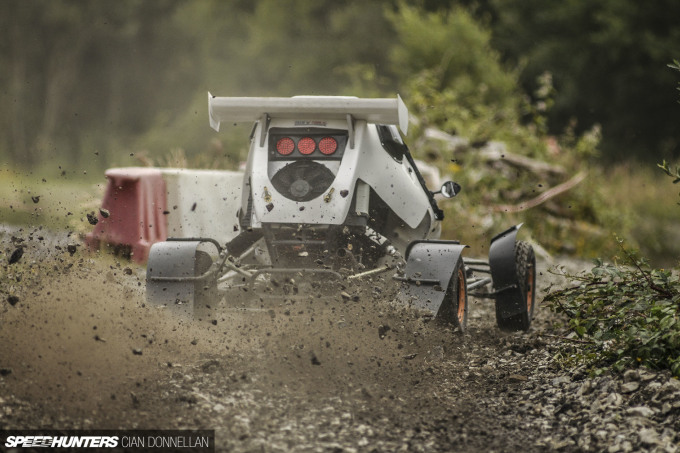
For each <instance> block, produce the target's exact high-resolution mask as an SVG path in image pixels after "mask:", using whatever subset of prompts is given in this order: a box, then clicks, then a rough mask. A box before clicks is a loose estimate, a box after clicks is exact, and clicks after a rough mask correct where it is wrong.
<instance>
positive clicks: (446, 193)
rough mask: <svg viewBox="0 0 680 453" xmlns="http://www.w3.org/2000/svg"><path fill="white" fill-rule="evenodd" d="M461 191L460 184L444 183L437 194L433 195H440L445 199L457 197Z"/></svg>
mask: <svg viewBox="0 0 680 453" xmlns="http://www.w3.org/2000/svg"><path fill="white" fill-rule="evenodd" d="M461 189H462V188H461V187H460V184H458V183H457V182H453V181H446V182H445V183H444V184H443V185H442V188H441V189H440V190H439V192H435V193H440V194H442V196H443V197H445V198H453V197H455V196H456V195H458V193H459V192H460V191H461Z"/></svg>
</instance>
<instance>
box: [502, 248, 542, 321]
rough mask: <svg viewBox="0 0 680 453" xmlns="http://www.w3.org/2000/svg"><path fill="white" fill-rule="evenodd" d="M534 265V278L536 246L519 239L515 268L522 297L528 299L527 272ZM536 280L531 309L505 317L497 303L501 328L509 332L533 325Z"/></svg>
mask: <svg viewBox="0 0 680 453" xmlns="http://www.w3.org/2000/svg"><path fill="white" fill-rule="evenodd" d="M530 266H531V267H534V278H535V276H536V274H535V267H536V256H535V254H534V248H533V247H532V246H531V244H529V243H528V242H525V241H517V244H516V246H515V269H516V272H517V281H518V282H519V285H520V290H521V293H522V299H526V292H527V281H526V280H527V272H528V268H529V267H530ZM535 297H536V294H535V282H534V300H533V303H532V304H531V311H528V310H527V311H524V312H522V313H519V314H517V315H513V316H509V317H506V318H503V317H501V316H500V313H501V312H500V310H499V304H498V303H496V323H497V324H498V327H499V328H500V329H501V330H504V331H508V332H516V331H520V330H523V331H527V330H529V327H531V320H532V318H533V316H534V308H535V307H536V300H535Z"/></svg>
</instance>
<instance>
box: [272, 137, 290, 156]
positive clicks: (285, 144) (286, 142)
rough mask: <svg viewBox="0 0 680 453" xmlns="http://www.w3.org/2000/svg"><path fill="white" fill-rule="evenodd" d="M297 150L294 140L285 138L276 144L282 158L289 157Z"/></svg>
mask: <svg viewBox="0 0 680 453" xmlns="http://www.w3.org/2000/svg"><path fill="white" fill-rule="evenodd" d="M294 149H295V142H294V141H293V139H292V138H288V137H283V138H280V139H279V141H278V142H276V151H277V152H278V153H279V154H281V155H282V156H287V155H289V154H290V153H292V152H293V150H294Z"/></svg>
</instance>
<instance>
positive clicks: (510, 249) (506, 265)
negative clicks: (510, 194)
mask: <svg viewBox="0 0 680 453" xmlns="http://www.w3.org/2000/svg"><path fill="white" fill-rule="evenodd" d="M521 226H522V224H519V225H515V226H513V227H512V228H509V229H507V230H505V231H504V232H502V233H501V234H499V235H497V236H495V237H494V238H493V239H491V247H489V266H490V267H491V278H492V279H493V288H494V293H495V294H496V315H497V317H498V318H501V319H507V318H511V317H513V316H516V315H519V314H522V313H524V312H526V311H527V304H526V300H525V298H524V295H523V294H522V289H521V287H520V282H519V280H518V278H517V275H518V273H517V268H516V267H517V266H516V264H515V247H516V238H517V231H518V230H519V229H520V227H521Z"/></svg>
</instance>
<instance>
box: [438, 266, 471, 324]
mask: <svg viewBox="0 0 680 453" xmlns="http://www.w3.org/2000/svg"><path fill="white" fill-rule="evenodd" d="M439 316H440V317H441V318H442V319H443V320H444V321H446V322H450V323H451V324H453V325H455V326H456V327H457V328H458V331H459V332H460V333H464V332H465V329H466V328H467V319H468V297H467V280H466V277H465V266H464V265H463V258H458V262H457V263H456V266H455V267H454V270H453V276H452V277H451V281H450V282H449V286H448V288H447V289H446V296H445V297H444V303H443V304H442V308H441V312H440V315H439Z"/></svg>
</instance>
